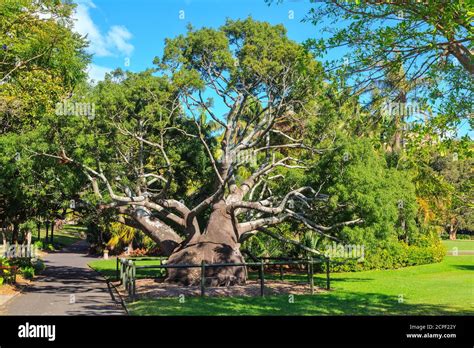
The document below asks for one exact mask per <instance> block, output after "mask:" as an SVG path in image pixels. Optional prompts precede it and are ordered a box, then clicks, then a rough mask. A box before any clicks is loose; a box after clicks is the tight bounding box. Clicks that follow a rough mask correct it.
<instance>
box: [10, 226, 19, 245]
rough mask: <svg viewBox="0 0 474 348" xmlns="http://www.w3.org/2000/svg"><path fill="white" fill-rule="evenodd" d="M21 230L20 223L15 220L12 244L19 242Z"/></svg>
mask: <svg viewBox="0 0 474 348" xmlns="http://www.w3.org/2000/svg"><path fill="white" fill-rule="evenodd" d="M19 231H20V224H19V223H17V222H15V223H13V233H12V244H15V243H16V242H18V233H19Z"/></svg>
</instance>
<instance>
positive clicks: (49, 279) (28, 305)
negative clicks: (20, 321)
mask: <svg viewBox="0 0 474 348" xmlns="http://www.w3.org/2000/svg"><path fill="white" fill-rule="evenodd" d="M87 248H88V246H87V243H86V242H85V241H80V242H78V243H76V244H73V245H71V246H70V247H68V248H67V249H63V250H62V251H60V252H57V253H50V254H48V255H47V256H45V257H44V262H45V265H46V269H45V270H44V271H43V273H42V275H41V276H39V277H38V279H35V281H33V282H32V283H31V285H30V286H28V287H27V288H26V289H25V290H24V291H23V293H22V294H20V295H18V296H15V297H14V298H13V299H12V300H10V301H8V302H7V303H6V304H4V305H3V306H1V307H0V314H1V315H124V314H125V311H124V310H123V308H122V307H121V306H120V304H118V303H116V302H115V301H114V300H113V299H112V296H111V295H110V292H109V289H108V287H107V283H106V282H105V280H104V279H103V278H102V277H101V276H100V275H99V274H98V273H97V272H95V271H93V270H91V269H90V268H89V267H88V266H87V263H88V262H90V261H91V260H94V258H93V257H90V256H88V255H87ZM71 302H72V303H71Z"/></svg>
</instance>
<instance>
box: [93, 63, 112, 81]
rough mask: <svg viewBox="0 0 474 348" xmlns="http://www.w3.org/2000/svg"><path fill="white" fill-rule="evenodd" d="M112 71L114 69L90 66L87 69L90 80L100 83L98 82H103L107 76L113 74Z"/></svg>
mask: <svg viewBox="0 0 474 348" xmlns="http://www.w3.org/2000/svg"><path fill="white" fill-rule="evenodd" d="M112 70H113V69H111V68H107V67H105V66H100V65H96V64H89V66H88V68H87V73H88V74H89V80H91V81H92V80H93V81H95V82H98V81H101V80H103V79H104V77H105V74H107V73H109V72H111V71H112Z"/></svg>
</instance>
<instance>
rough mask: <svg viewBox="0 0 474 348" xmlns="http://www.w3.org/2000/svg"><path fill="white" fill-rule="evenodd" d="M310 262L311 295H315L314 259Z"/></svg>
mask: <svg viewBox="0 0 474 348" xmlns="http://www.w3.org/2000/svg"><path fill="white" fill-rule="evenodd" d="M309 262H310V263H309V286H310V288H311V295H314V264H313V258H312V257H311V258H310V261H309Z"/></svg>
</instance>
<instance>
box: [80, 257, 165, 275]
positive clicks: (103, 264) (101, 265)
mask: <svg viewBox="0 0 474 348" xmlns="http://www.w3.org/2000/svg"><path fill="white" fill-rule="evenodd" d="M147 258H148V257H147ZM150 258H152V257H150ZM135 264H136V265H137V266H147V265H158V264H159V259H158V258H156V260H150V261H136V262H135ZM89 267H91V268H92V269H95V270H96V271H98V272H100V273H101V274H102V275H103V276H104V277H107V278H110V279H115V275H116V267H117V266H116V260H115V258H112V259H109V260H97V261H92V262H90V263H89ZM136 272H137V273H136V276H137V278H156V277H158V276H160V275H161V274H162V270H160V269H137V270H136Z"/></svg>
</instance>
